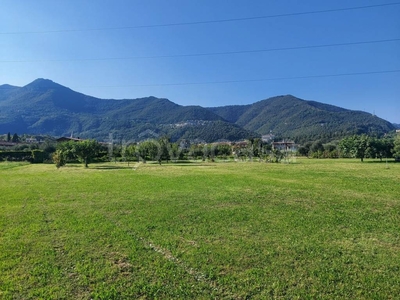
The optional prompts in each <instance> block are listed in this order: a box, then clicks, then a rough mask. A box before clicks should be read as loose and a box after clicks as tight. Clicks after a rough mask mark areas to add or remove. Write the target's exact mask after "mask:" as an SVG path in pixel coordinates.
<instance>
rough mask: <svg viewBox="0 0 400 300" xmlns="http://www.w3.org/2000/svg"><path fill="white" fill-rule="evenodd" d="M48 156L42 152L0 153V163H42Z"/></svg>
mask: <svg viewBox="0 0 400 300" xmlns="http://www.w3.org/2000/svg"><path fill="white" fill-rule="evenodd" d="M47 156H48V154H47V153H45V152H44V151H43V150H32V151H0V161H4V160H6V161H29V162H31V163H43V161H44V160H45V159H46V158H47Z"/></svg>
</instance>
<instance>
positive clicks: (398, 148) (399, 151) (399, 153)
mask: <svg viewBox="0 0 400 300" xmlns="http://www.w3.org/2000/svg"><path fill="white" fill-rule="evenodd" d="M392 152H393V156H394V157H395V159H396V161H400V135H399V134H398V135H397V136H396V139H395V140H394V147H393V150H392Z"/></svg>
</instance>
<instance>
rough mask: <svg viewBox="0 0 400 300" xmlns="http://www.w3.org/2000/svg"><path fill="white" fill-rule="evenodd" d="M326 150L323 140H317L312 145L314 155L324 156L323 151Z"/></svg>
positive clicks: (311, 150)
mask: <svg viewBox="0 0 400 300" xmlns="http://www.w3.org/2000/svg"><path fill="white" fill-rule="evenodd" d="M324 150H325V149H324V145H323V144H322V142H321V141H315V142H314V143H312V145H311V147H310V152H311V153H312V155H313V157H316V158H320V157H322V153H323V152H324Z"/></svg>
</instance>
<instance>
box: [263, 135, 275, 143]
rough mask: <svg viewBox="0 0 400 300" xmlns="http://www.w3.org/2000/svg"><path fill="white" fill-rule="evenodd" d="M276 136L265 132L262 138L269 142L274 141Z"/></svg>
mask: <svg viewBox="0 0 400 300" xmlns="http://www.w3.org/2000/svg"><path fill="white" fill-rule="evenodd" d="M274 138H275V135H274V134H272V133H270V134H265V135H263V136H261V140H262V141H263V142H264V143H268V142H269V141H272V140H273V139H274Z"/></svg>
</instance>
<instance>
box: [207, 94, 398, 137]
mask: <svg viewBox="0 0 400 300" xmlns="http://www.w3.org/2000/svg"><path fill="white" fill-rule="evenodd" d="M209 109H210V111H212V112H214V113H216V114H217V115H220V116H221V117H223V118H224V119H226V120H228V121H230V122H233V123H235V124H237V125H239V126H241V127H243V128H245V129H247V130H250V131H254V132H257V133H259V134H261V135H264V134H268V133H273V134H275V135H277V136H280V137H282V138H293V139H296V140H299V141H304V140H315V139H317V138H320V137H325V138H328V139H332V138H335V137H338V138H339V137H342V136H346V135H349V134H361V133H368V134H383V133H385V132H389V131H392V130H394V126H393V125H392V124H391V123H389V122H387V121H385V120H383V119H381V118H378V117H376V116H373V115H371V114H368V113H365V112H361V111H352V110H347V109H344V108H340V107H337V106H333V105H328V104H323V103H319V102H315V101H305V100H301V99H299V98H296V97H294V96H291V95H286V96H278V97H273V98H269V99H266V100H262V101H259V102H256V103H254V104H251V105H238V106H222V107H213V108H209Z"/></svg>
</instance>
